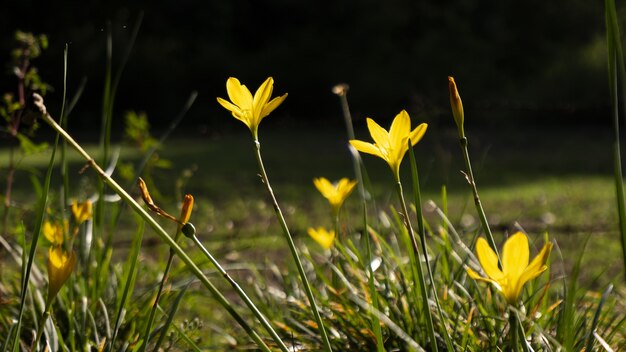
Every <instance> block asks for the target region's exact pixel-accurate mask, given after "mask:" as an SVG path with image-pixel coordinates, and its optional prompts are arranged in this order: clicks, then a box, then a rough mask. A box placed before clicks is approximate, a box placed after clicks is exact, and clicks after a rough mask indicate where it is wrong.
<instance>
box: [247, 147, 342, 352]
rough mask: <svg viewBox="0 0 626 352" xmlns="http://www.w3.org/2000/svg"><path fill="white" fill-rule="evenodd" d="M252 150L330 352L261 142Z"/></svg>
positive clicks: (322, 323)
mask: <svg viewBox="0 0 626 352" xmlns="http://www.w3.org/2000/svg"><path fill="white" fill-rule="evenodd" d="M254 147H255V148H254V150H255V156H256V160H257V164H258V166H259V171H260V175H261V180H262V182H263V184H264V185H265V189H266V190H267V193H268V194H269V196H270V198H271V200H272V205H273V207H274V212H275V213H276V217H277V218H278V222H279V223H280V227H281V229H282V232H283V235H284V237H285V240H286V241H287V244H288V245H289V250H290V251H291V255H292V256H293V259H294V261H295V263H296V268H297V269H298V274H300V279H301V280H302V284H303V286H304V292H305V293H306V296H307V298H308V300H309V304H310V305H311V311H312V313H313V317H314V318H315V322H316V323H317V326H318V329H319V332H320V335H321V336H320V337H321V339H322V345H323V346H324V351H326V352H331V351H332V347H331V346H330V340H329V339H328V334H327V333H326V328H325V327H324V322H323V321H322V317H321V315H320V312H319V310H318V308H317V304H316V303H315V297H314V296H313V291H312V290H311V286H310V284H309V279H307V277H306V272H305V271H304V267H303V266H302V261H301V260H300V255H299V254H298V250H297V248H296V244H295V243H294V241H293V237H292V236H291V233H290V232H289V227H288V226H287V222H286V220H285V216H284V215H283V212H282V211H281V210H280V206H279V205H278V201H277V200H276V196H275V195H274V190H272V186H271V184H270V180H269V178H268V176H267V172H266V171H265V166H264V165H263V158H262V157H261V143H260V142H259V141H258V140H257V139H255V140H254Z"/></svg>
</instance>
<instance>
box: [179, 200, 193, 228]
mask: <svg viewBox="0 0 626 352" xmlns="http://www.w3.org/2000/svg"><path fill="white" fill-rule="evenodd" d="M192 210H193V196H192V195H191V194H185V198H184V199H183V207H182V208H181V210H180V218H179V219H178V220H179V221H180V223H181V224H186V223H187V221H189V218H190V217H191V211H192Z"/></svg>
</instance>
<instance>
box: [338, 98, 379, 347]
mask: <svg viewBox="0 0 626 352" xmlns="http://www.w3.org/2000/svg"><path fill="white" fill-rule="evenodd" d="M343 88H345V90H344V91H343V92H342V93H341V94H339V101H340V102H341V110H342V111H343V118H344V121H345V123H346V131H347V133H348V139H349V140H352V139H356V137H355V135H354V127H353V126H352V114H351V113H350V105H349V104H348V90H347V86H345V87H343ZM348 149H349V150H350V156H351V157H352V167H353V168H354V175H355V177H356V179H357V182H358V183H357V187H358V189H359V196H360V198H361V204H362V211H363V236H364V239H365V250H366V259H367V272H368V274H369V277H368V278H367V282H368V285H369V289H370V296H371V299H372V306H373V307H374V309H375V310H378V292H377V291H376V285H375V277H374V270H372V248H371V244H370V235H369V231H368V225H367V223H368V221H367V194H366V192H365V182H363V179H364V178H363V173H362V172H361V163H360V159H359V152H357V150H356V149H354V147H353V146H352V145H351V144H348ZM370 316H371V318H372V329H373V330H374V335H376V349H377V351H378V352H384V351H385V345H384V342H383V333H382V329H381V327H380V320H379V319H378V316H377V315H376V314H373V313H372V314H370Z"/></svg>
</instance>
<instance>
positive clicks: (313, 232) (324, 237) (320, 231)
mask: <svg viewBox="0 0 626 352" xmlns="http://www.w3.org/2000/svg"><path fill="white" fill-rule="evenodd" d="M307 232H308V233H309V236H311V238H313V239H314V240H315V242H317V243H318V244H319V245H320V246H322V247H323V248H324V249H330V247H332V246H333V243H334V242H335V231H330V232H329V231H327V230H326V229H325V228H323V227H318V228H317V229H314V228H312V227H309V230H308V231H307Z"/></svg>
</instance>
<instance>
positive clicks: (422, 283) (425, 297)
mask: <svg viewBox="0 0 626 352" xmlns="http://www.w3.org/2000/svg"><path fill="white" fill-rule="evenodd" d="M396 190H397V191H398V197H399V198H400V205H401V206H402V212H403V213H404V216H403V217H402V218H403V220H404V225H405V226H406V229H407V231H408V232H409V237H410V238H411V245H412V248H413V253H414V254H415V264H417V275H418V279H419V281H420V282H419V284H420V291H421V294H422V301H423V303H422V304H423V306H424V310H425V311H426V326H427V328H428V335H429V336H430V347H431V349H432V351H438V349H437V339H436V337H435V328H434V326H433V317H432V312H431V311H430V305H429V304H428V291H427V290H426V281H425V280H424V273H423V271H422V261H421V260H420V254H419V248H418V246H417V239H416V238H415V231H413V225H411V221H410V220H409V211H408V208H407V206H406V202H405V200H404V192H403V191H402V183H401V182H400V180H397V181H396ZM426 262H427V263H428V261H426Z"/></svg>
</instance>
